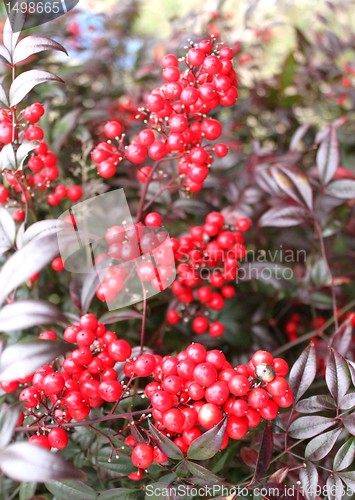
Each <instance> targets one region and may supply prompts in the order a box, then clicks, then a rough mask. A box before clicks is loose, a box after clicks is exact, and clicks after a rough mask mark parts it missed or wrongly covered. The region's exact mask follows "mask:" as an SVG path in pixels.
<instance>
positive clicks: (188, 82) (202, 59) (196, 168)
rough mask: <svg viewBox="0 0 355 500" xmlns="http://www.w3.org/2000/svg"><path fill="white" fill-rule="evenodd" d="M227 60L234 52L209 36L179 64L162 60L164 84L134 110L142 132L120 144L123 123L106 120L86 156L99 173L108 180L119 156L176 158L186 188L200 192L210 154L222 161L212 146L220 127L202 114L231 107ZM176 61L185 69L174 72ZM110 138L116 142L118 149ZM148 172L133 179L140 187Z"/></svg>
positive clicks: (220, 146)
mask: <svg viewBox="0 0 355 500" xmlns="http://www.w3.org/2000/svg"><path fill="white" fill-rule="evenodd" d="M232 58H233V50H232V49H231V48H229V47H227V46H224V45H223V44H221V43H217V42H216V41H215V39H214V38H211V39H210V40H202V41H201V42H200V43H198V44H194V43H192V42H191V47H190V48H189V50H188V52H187V54H186V56H185V57H182V58H181V59H180V60H179V59H178V58H177V57H176V56H175V55H173V54H168V55H166V56H164V57H163V58H162V60H161V65H162V67H163V71H162V77H163V80H164V82H165V83H164V84H163V85H161V86H160V87H158V88H155V89H154V90H152V91H151V92H150V94H149V95H148V96H147V98H146V104H145V107H143V108H139V110H138V111H139V115H138V116H137V119H141V120H142V119H143V121H144V123H145V124H146V128H144V129H143V130H141V131H140V132H139V134H138V136H137V137H136V138H135V139H134V140H133V141H132V143H131V144H129V145H128V146H124V145H123V141H124V136H122V131H123V128H122V125H121V124H120V123H119V122H118V121H109V122H108V123H107V124H106V125H105V127H104V133H105V135H106V137H107V138H108V139H109V141H107V142H101V143H99V144H98V145H97V146H96V147H95V149H94V150H93V151H92V154H91V158H92V160H93V161H94V163H96V164H97V165H98V167H97V171H98V174H99V175H101V176H102V177H104V178H109V177H112V176H113V175H115V173H116V166H117V164H118V163H120V162H121V161H122V160H123V159H124V158H126V159H127V160H129V161H130V162H131V163H133V164H135V165H140V164H142V163H144V162H145V161H146V159H147V158H149V159H150V160H154V161H160V160H162V159H163V158H165V157H166V156H167V155H176V157H177V158H178V165H179V167H178V168H179V174H180V175H181V176H182V177H183V179H184V185H185V187H186V189H187V190H189V191H191V192H197V191H200V190H201V189H202V186H203V183H204V181H205V179H206V177H207V176H208V173H209V167H210V166H211V165H212V163H213V154H212V153H214V155H215V156H217V157H220V158H221V157H224V156H225V155H226V154H227V152H228V148H227V146H226V145H225V144H224V143H222V142H220V143H217V144H214V146H213V145H212V144H211V141H216V140H217V139H218V138H219V137H220V135H221V133H222V125H221V123H220V122H219V121H218V120H216V119H214V118H209V117H207V113H209V112H210V111H211V110H213V109H215V108H216V107H217V106H219V105H222V106H231V105H233V104H234V103H235V101H236V99H237V96H238V91H237V75H236V72H235V70H234V68H233V64H232V61H231V60H232ZM179 63H182V64H183V65H184V69H182V70H181V69H180V68H179ZM120 137H121V138H120ZM112 139H117V141H118V143H117V145H114V144H113V143H112V141H111V140H112ZM151 172H152V168H151V167H150V166H143V167H141V168H140V169H139V171H138V174H137V177H138V180H139V181H140V182H142V183H145V182H146V181H147V178H148V176H149V175H150V174H151Z"/></svg>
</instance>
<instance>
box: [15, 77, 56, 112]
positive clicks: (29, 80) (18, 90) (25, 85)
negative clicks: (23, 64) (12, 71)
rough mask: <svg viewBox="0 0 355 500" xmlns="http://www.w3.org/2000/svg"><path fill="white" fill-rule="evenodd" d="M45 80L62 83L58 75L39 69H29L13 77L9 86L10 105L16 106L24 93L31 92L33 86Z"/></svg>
mask: <svg viewBox="0 0 355 500" xmlns="http://www.w3.org/2000/svg"><path fill="white" fill-rule="evenodd" d="M45 82H61V83H64V82H63V80H62V79H61V78H59V76H56V75H53V74H52V73H49V72H48V71H42V70H39V69H31V70H29V71H25V72H24V73H21V75H20V76H18V77H17V78H15V80H14V81H13V82H12V84H11V87H10V95H9V97H10V106H16V104H18V103H19V102H21V101H22V99H23V98H24V97H26V95H27V94H28V93H29V92H31V90H32V89H33V87H35V86H36V85H39V84H40V83H45Z"/></svg>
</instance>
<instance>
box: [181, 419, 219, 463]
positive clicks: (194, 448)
mask: <svg viewBox="0 0 355 500" xmlns="http://www.w3.org/2000/svg"><path fill="white" fill-rule="evenodd" d="M227 422H228V421H227V418H224V419H223V420H222V421H221V422H219V423H218V424H217V425H215V426H214V427H212V429H210V430H209V431H207V432H205V433H204V434H202V436H200V437H198V438H197V439H195V441H193V442H192V443H191V444H190V446H189V449H188V451H187V458H192V459H193V460H207V459H209V458H212V457H214V456H215V454H216V453H217V452H218V451H219V450H220V448H221V445H222V442H223V438H224V435H225V432H226V428H227Z"/></svg>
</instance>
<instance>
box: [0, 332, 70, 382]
mask: <svg viewBox="0 0 355 500" xmlns="http://www.w3.org/2000/svg"><path fill="white" fill-rule="evenodd" d="M68 349H70V345H69V344H66V343H64V342H57V341H52V340H32V341H22V342H18V343H17V344H13V345H10V346H8V347H6V348H5V349H4V350H3V352H2V354H1V356H0V380H17V379H18V378H24V377H26V376H27V375H30V374H31V373H33V372H34V371H35V370H37V368H39V367H40V366H42V365H44V364H46V363H49V362H50V361H53V359H55V358H56V357H58V356H60V355H61V354H65V353H66V352H67V351H68Z"/></svg>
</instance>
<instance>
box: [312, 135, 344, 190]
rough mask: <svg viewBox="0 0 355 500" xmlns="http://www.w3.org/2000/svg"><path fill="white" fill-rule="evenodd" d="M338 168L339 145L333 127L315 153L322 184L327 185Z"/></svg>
mask: <svg viewBox="0 0 355 500" xmlns="http://www.w3.org/2000/svg"><path fill="white" fill-rule="evenodd" d="M338 166H339V145H338V139H337V135H336V130H335V128H334V127H329V132H328V134H327V136H326V137H325V139H324V140H323V141H322V143H321V145H320V146H319V148H318V151H317V168H318V173H319V177H320V179H321V180H322V182H323V184H328V182H330V181H331V179H332V178H333V176H334V174H335V171H336V169H337V168H338Z"/></svg>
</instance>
